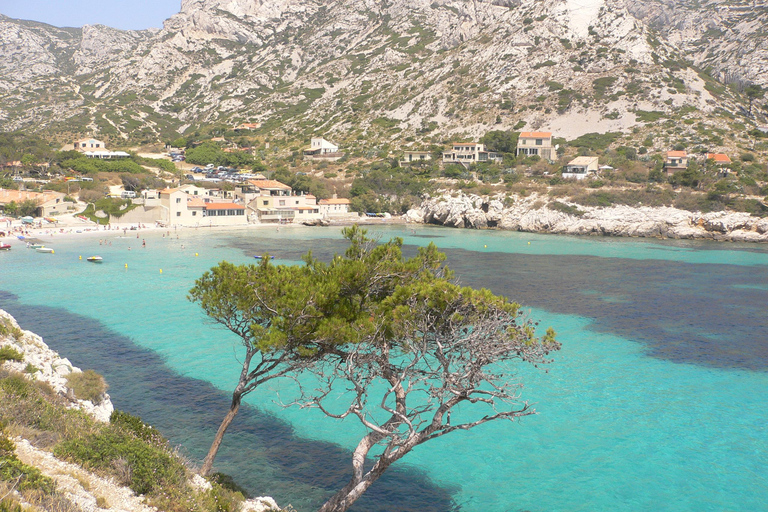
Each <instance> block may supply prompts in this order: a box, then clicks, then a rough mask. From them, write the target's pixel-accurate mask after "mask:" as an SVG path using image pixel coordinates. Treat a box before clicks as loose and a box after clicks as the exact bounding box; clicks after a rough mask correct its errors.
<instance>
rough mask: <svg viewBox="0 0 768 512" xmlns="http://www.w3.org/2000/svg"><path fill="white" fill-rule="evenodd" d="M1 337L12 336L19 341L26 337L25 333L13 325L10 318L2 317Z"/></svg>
mask: <svg viewBox="0 0 768 512" xmlns="http://www.w3.org/2000/svg"><path fill="white" fill-rule="evenodd" d="M0 336H10V337H12V338H13V339H15V340H16V341H19V340H20V339H21V338H22V336H24V332H23V331H22V330H21V329H19V328H18V327H16V326H15V325H13V323H11V320H10V319H9V318H4V317H0Z"/></svg>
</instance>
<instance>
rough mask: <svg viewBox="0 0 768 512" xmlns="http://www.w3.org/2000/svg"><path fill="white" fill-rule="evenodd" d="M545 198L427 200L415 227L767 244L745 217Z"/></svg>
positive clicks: (767, 228) (765, 234) (414, 217)
mask: <svg viewBox="0 0 768 512" xmlns="http://www.w3.org/2000/svg"><path fill="white" fill-rule="evenodd" d="M538 199H540V198H537V197H533V196H532V197H528V198H517V200H515V201H514V203H513V204H512V205H508V206H505V205H504V203H502V202H501V201H499V200H496V199H489V198H483V197H480V196H476V195H464V194H460V195H458V196H456V197H453V196H451V195H449V194H446V195H442V196H438V197H431V198H427V199H425V200H424V201H423V202H422V204H421V206H420V207H419V208H417V209H413V210H410V211H409V212H408V214H407V218H408V219H409V220H410V221H411V222H419V223H426V224H438V225H443V226H450V227H457V228H476V229H482V228H499V229H507V230H512V231H525V232H530V233H557V234H566V235H605V236H631V237H655V238H675V239H703V240H719V241H737V242H768V219H766V218H759V217H753V216H750V215H748V214H746V213H726V212H714V213H707V214H701V213H693V212H688V211H685V210H678V209H676V208H668V207H665V208H653V207H630V206H613V207H610V208H592V207H586V206H578V208H575V206H574V205H569V206H574V208H575V209H577V210H579V212H578V214H575V215H574V214H569V213H564V212H562V211H558V210H554V209H550V208H549V207H547V206H543V205H540V206H537V205H536V202H537V200H538Z"/></svg>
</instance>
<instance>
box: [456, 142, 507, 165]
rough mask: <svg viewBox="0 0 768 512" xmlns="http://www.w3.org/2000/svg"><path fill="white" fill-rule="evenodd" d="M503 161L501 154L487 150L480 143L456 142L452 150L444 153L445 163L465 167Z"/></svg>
mask: <svg viewBox="0 0 768 512" xmlns="http://www.w3.org/2000/svg"><path fill="white" fill-rule="evenodd" d="M501 159H502V157H501V155H500V154H499V153H495V152H493V151H488V150H486V149H485V144H482V143H480V142H454V143H453V144H451V149H449V150H447V151H443V163H445V164H461V165H463V166H464V167H469V166H470V165H472V164H476V163H491V162H500V161H501Z"/></svg>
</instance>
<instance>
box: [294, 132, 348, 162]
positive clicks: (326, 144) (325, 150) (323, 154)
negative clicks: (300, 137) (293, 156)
mask: <svg viewBox="0 0 768 512" xmlns="http://www.w3.org/2000/svg"><path fill="white" fill-rule="evenodd" d="M343 156H344V153H341V152H340V151H339V146H337V145H336V144H334V143H333V142H330V141H327V140H325V139H324V138H322V137H312V139H311V140H310V144H309V147H308V148H307V149H305V150H304V158H305V159H322V160H330V161H335V160H338V159H340V158H341V157H343Z"/></svg>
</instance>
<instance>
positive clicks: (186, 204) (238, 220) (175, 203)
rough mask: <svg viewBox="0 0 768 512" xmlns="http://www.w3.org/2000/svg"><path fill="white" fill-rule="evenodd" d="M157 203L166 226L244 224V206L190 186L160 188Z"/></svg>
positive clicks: (245, 216) (245, 220)
mask: <svg viewBox="0 0 768 512" xmlns="http://www.w3.org/2000/svg"><path fill="white" fill-rule="evenodd" d="M158 195H159V198H160V205H161V206H162V207H163V208H164V210H165V214H164V217H165V218H163V219H158V220H161V221H162V222H165V223H166V225H168V226H233V225H239V224H247V223H248V218H247V215H246V205H245V203H243V202H233V201H231V200H226V199H224V198H217V197H209V196H208V195H207V190H206V189H203V188H199V187H195V186H194V185H184V186H182V187H180V188H171V189H163V190H161V191H160V192H159V194H158Z"/></svg>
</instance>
